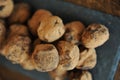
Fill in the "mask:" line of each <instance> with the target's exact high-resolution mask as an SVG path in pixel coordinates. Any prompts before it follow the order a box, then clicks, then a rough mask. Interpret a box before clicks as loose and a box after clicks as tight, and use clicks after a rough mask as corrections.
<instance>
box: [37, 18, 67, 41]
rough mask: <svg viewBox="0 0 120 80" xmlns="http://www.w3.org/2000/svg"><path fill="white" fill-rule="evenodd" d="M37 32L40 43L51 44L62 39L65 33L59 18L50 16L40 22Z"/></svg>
mask: <svg viewBox="0 0 120 80" xmlns="http://www.w3.org/2000/svg"><path fill="white" fill-rule="evenodd" d="M37 32H38V36H39V38H40V39H41V40H42V41H45V42H53V41H55V40H57V39H59V38H60V37H62V35H63V34H64V32H65V28H64V24H63V22H62V20H61V18H59V17H57V16H50V17H48V18H44V19H43V20H42V21H41V24H40V26H39V28H38V30H37Z"/></svg>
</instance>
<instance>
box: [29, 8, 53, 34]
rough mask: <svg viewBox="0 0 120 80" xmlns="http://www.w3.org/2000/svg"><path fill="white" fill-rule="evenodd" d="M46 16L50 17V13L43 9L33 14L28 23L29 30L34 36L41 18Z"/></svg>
mask: <svg viewBox="0 0 120 80" xmlns="http://www.w3.org/2000/svg"><path fill="white" fill-rule="evenodd" d="M48 16H52V13H51V12H49V11H47V10H44V9H39V10H37V11H36V12H35V13H34V14H33V16H32V18H31V19H30V20H29V21H28V25H29V29H30V31H31V33H32V34H33V35H34V36H37V29H38V27H39V25H40V23H41V20H42V18H45V17H48Z"/></svg>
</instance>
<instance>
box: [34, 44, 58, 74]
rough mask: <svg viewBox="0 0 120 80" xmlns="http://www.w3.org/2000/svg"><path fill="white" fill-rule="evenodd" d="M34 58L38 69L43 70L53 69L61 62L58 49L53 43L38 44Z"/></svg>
mask: <svg viewBox="0 0 120 80" xmlns="http://www.w3.org/2000/svg"><path fill="white" fill-rule="evenodd" d="M32 60H33V62H34V65H35V68H36V70H38V71H41V72H47V71H52V70H54V69H55V68H57V66H58V63H59V55H58V51H57V49H56V48H55V46H54V45H52V44H39V45H36V47H35V50H34V52H33V54H32Z"/></svg>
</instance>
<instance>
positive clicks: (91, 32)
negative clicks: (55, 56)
mask: <svg viewBox="0 0 120 80" xmlns="http://www.w3.org/2000/svg"><path fill="white" fill-rule="evenodd" d="M108 39H109V31H108V29H107V28H106V27H105V26H104V25H102V24H91V25H89V26H88V27H87V28H86V30H85V31H84V32H83V34H82V38H81V42H82V44H83V45H84V46H85V47H87V48H96V47H98V46H101V45H102V44H104V43H105V42H106V41H107V40H108Z"/></svg>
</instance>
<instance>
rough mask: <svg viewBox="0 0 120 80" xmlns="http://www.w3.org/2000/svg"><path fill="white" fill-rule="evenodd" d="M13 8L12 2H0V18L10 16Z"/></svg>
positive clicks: (0, 0)
mask: <svg viewBox="0 0 120 80" xmlns="http://www.w3.org/2000/svg"><path fill="white" fill-rule="evenodd" d="M13 8H14V4H13V0H0V18H6V17H8V16H10V14H11V13H12V11H13Z"/></svg>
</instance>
